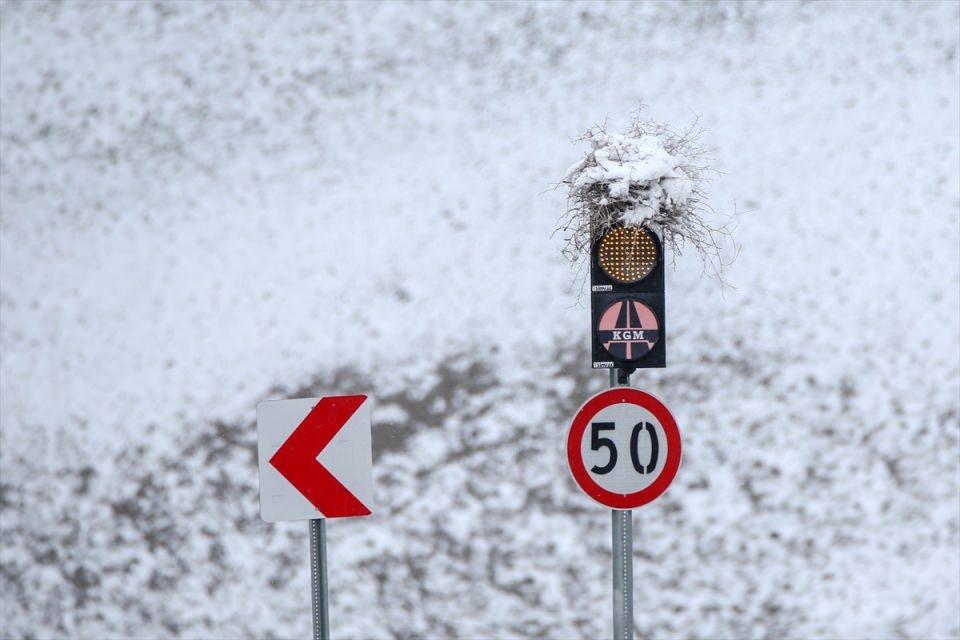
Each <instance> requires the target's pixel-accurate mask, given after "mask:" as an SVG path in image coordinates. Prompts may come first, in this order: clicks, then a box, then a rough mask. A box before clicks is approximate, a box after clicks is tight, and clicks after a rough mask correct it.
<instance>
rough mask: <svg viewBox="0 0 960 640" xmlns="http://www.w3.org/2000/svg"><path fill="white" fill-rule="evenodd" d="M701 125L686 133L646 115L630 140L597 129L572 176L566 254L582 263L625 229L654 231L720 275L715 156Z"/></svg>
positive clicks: (590, 134)
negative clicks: (713, 202) (710, 194)
mask: <svg viewBox="0 0 960 640" xmlns="http://www.w3.org/2000/svg"><path fill="white" fill-rule="evenodd" d="M701 134H702V131H701V130H700V129H698V128H697V125H696V124H694V125H692V126H691V127H689V128H688V129H686V130H684V131H682V132H678V131H675V130H673V129H671V128H670V127H669V126H668V125H666V124H664V123H660V122H654V121H649V120H644V119H643V118H641V117H640V115H639V114H638V115H637V117H635V118H634V120H633V122H632V124H631V126H630V130H629V131H628V132H627V133H626V134H618V133H609V132H608V131H607V130H606V129H604V128H603V127H599V126H597V127H593V128H591V129H590V130H589V131H587V133H586V134H584V136H583V138H582V140H583V141H587V142H589V143H590V147H591V148H590V151H589V152H588V153H587V155H586V157H584V158H583V159H582V160H580V161H579V162H577V163H576V164H575V165H573V166H572V167H570V168H569V169H568V170H567V173H566V175H565V176H564V178H563V182H564V184H566V185H568V187H569V192H568V210H567V215H566V216H565V218H564V222H563V227H562V229H563V231H564V232H565V234H566V237H567V245H566V247H565V253H566V255H567V256H568V257H569V258H570V259H571V260H573V261H574V262H578V261H579V260H582V259H584V258H585V257H586V255H587V253H588V250H589V247H590V246H591V244H592V242H593V241H594V240H595V239H596V238H597V237H598V236H599V235H602V234H603V233H604V232H606V231H608V230H609V229H610V228H611V227H613V226H614V225H617V224H623V225H625V226H627V227H640V226H644V225H647V226H650V227H651V228H654V229H656V230H657V231H659V233H660V234H661V236H662V237H663V239H664V241H665V242H666V244H667V246H668V247H669V248H670V249H672V250H673V251H674V252H675V253H677V254H679V253H682V251H683V248H684V246H685V245H686V244H687V243H691V244H692V245H693V246H694V247H695V248H696V249H697V252H698V253H699V254H700V257H701V259H702V260H703V262H704V264H705V266H706V267H707V268H709V270H710V271H711V272H712V273H714V274H717V275H719V273H720V271H722V268H723V263H724V257H723V256H722V255H721V247H720V245H719V243H718V236H721V235H722V230H721V229H719V228H717V227H714V226H711V224H714V225H718V226H719V223H716V222H714V223H711V222H710V220H709V219H705V216H709V214H710V213H712V210H711V208H710V207H709V206H708V205H707V204H706V201H707V189H706V183H707V179H708V176H707V174H708V172H709V171H710V166H709V154H708V153H707V151H706V150H705V149H704V148H703V147H702V146H701V144H700V143H699V138H700V136H701Z"/></svg>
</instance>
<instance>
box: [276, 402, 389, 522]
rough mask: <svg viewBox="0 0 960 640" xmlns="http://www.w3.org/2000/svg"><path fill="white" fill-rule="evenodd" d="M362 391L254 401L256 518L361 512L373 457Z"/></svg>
mask: <svg viewBox="0 0 960 640" xmlns="http://www.w3.org/2000/svg"><path fill="white" fill-rule="evenodd" d="M370 404H371V401H370V400H369V399H368V398H367V396H362V395H356V396H329V397H324V398H302V399H296V400H270V401H267V402H261V403H260V404H259V405H257V458H258V463H259V467H260V517H261V518H263V519H264V520H265V521H266V522H283V521H289V520H312V519H317V518H350V517H355V516H368V515H370V513H371V506H372V505H373V455H372V449H371V442H370Z"/></svg>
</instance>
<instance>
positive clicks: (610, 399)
mask: <svg viewBox="0 0 960 640" xmlns="http://www.w3.org/2000/svg"><path fill="white" fill-rule="evenodd" d="M680 449H681V444H680V430H679V429H677V423H676V421H675V420H674V419H673V416H672V415H671V414H670V412H669V411H668V410H667V408H666V407H665V406H664V405H663V403H662V402H660V401H659V400H657V399H656V398H654V397H653V396H652V395H650V394H649V393H645V392H643V391H640V390H639V389H633V388H630V387H619V388H615V389H610V390H608V391H603V392H601V393H598V394H597V395H595V396H593V397H592V398H590V399H589V400H587V402H586V403H584V405H583V406H582V407H581V408H580V411H578V412H577V415H576V416H575V417H574V419H573V424H572V425H571V426H570V433H569V434H568V436H567V462H568V463H569V465H570V473H571V474H573V479H574V480H575V481H576V482H577V484H578V485H579V486H580V488H581V489H583V491H584V492H585V493H586V494H587V495H589V496H590V497H591V498H593V499H594V500H596V501H597V502H599V503H601V504H604V505H606V506H608V507H612V508H614V509H633V508H635V507H639V506H642V505H644V504H647V503H648V502H651V501H653V500H655V499H657V498H658V497H659V496H660V495H661V494H663V492H664V491H666V490H667V487H669V486H670V483H671V482H672V481H673V478H674V477H675V476H676V475H677V469H679V467H680V454H681V451H680Z"/></svg>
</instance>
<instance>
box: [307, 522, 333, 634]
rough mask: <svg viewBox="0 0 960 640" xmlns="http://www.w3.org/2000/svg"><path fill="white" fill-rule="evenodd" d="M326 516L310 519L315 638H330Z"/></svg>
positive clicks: (311, 582) (311, 583)
mask: <svg viewBox="0 0 960 640" xmlns="http://www.w3.org/2000/svg"><path fill="white" fill-rule="evenodd" d="M326 522H327V521H326V519H325V518H318V519H317V520H311V521H310V586H311V591H312V595H313V599H312V602H313V640H330V612H329V611H328V609H327V526H326Z"/></svg>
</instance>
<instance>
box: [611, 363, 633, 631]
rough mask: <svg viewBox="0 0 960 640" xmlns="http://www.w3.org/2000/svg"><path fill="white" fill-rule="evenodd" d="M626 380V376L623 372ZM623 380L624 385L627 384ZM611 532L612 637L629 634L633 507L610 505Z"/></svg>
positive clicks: (614, 380)
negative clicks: (614, 506)
mask: <svg viewBox="0 0 960 640" xmlns="http://www.w3.org/2000/svg"><path fill="white" fill-rule="evenodd" d="M617 378H618V375H617V370H616V369H611V370H610V388H611V389H612V388H615V387H618V386H620V383H619V381H618V380H617ZM626 378H627V384H629V379H630V378H629V376H626ZM627 384H625V385H624V386H627ZM610 515H611V516H612V518H611V520H612V526H611V531H612V533H613V637H614V640H631V638H633V511H631V510H629V509H625V510H621V509H611V511H610Z"/></svg>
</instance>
